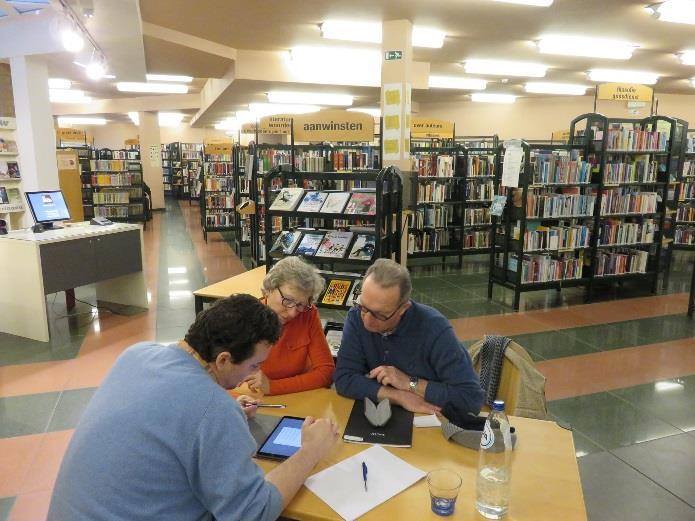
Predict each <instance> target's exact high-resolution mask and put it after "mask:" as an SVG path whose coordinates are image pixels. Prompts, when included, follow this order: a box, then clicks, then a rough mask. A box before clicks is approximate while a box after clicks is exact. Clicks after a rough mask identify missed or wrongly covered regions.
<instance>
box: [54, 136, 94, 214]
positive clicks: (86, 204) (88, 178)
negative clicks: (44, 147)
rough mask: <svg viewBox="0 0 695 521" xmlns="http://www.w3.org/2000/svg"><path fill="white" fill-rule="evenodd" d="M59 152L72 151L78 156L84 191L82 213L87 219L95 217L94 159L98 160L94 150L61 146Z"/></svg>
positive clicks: (83, 147) (87, 147)
mask: <svg viewBox="0 0 695 521" xmlns="http://www.w3.org/2000/svg"><path fill="white" fill-rule="evenodd" d="M57 150H58V151H61V150H71V151H74V152H75V153H76V154H77V161H78V163H79V170H80V183H81V189H82V211H83V214H84V218H85V219H91V218H92V217H94V197H93V195H92V194H93V193H94V190H93V189H92V159H93V158H96V155H95V152H94V150H93V149H92V148H91V147H89V146H87V145H83V146H60V147H57Z"/></svg>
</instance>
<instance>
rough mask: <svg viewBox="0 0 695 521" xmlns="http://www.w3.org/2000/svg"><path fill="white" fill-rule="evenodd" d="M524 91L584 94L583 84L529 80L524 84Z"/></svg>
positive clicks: (570, 94) (572, 94)
mask: <svg viewBox="0 0 695 521" xmlns="http://www.w3.org/2000/svg"><path fill="white" fill-rule="evenodd" d="M525 88H526V92H530V93H533V94H562V95H566V96H583V95H584V94H586V89H587V87H585V86H584V85H576V84H572V83H548V82H534V81H532V82H529V83H527V84H526V87H525Z"/></svg>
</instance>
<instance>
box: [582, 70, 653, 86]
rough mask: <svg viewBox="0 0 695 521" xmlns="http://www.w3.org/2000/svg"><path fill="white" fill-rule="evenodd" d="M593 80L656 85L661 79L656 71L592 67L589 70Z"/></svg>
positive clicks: (590, 77)
mask: <svg viewBox="0 0 695 521" xmlns="http://www.w3.org/2000/svg"><path fill="white" fill-rule="evenodd" d="M589 79H590V80H591V81H599V82H600V81H615V82H620V81H624V82H626V83H640V84H644V85H654V84H655V83H656V82H657V80H658V79H659V75H658V74H656V73H655V72H648V71H626V70H620V69H592V70H590V71H589Z"/></svg>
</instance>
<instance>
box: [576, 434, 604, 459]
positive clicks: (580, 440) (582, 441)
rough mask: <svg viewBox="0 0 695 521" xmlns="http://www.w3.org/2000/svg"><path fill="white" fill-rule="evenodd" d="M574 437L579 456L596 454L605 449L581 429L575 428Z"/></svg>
mask: <svg viewBox="0 0 695 521" xmlns="http://www.w3.org/2000/svg"><path fill="white" fill-rule="evenodd" d="M572 438H574V452H575V453H576V455H577V457H578V458H583V457H584V456H587V455H589V454H594V453H596V452H601V451H603V450H604V449H603V448H602V447H599V446H598V445H597V444H596V443H594V442H593V441H591V440H590V439H589V438H587V437H586V436H584V435H583V434H582V433H581V432H579V431H576V430H573V431H572Z"/></svg>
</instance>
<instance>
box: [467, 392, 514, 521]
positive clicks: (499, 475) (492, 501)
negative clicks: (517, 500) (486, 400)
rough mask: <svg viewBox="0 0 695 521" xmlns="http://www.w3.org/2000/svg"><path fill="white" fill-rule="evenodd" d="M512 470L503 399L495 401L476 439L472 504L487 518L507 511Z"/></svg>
mask: <svg viewBox="0 0 695 521" xmlns="http://www.w3.org/2000/svg"><path fill="white" fill-rule="evenodd" d="M511 471H512V435H511V432H510V429H509V420H508V419H507V415H506V414H504V402H503V401H502V400H495V401H494V402H493V404H492V411H491V412H490V415H489V416H488V417H487V421H486V422H485V429H484V430H483V436H482V438H481V439H480V453H479V458H478V481H477V487H476V488H477V491H476V507H477V509H478V512H480V513H481V514H482V515H483V516H485V517H487V518H488V519H501V518H502V517H504V516H505V515H507V512H508V511H509V496H510V478H511Z"/></svg>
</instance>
